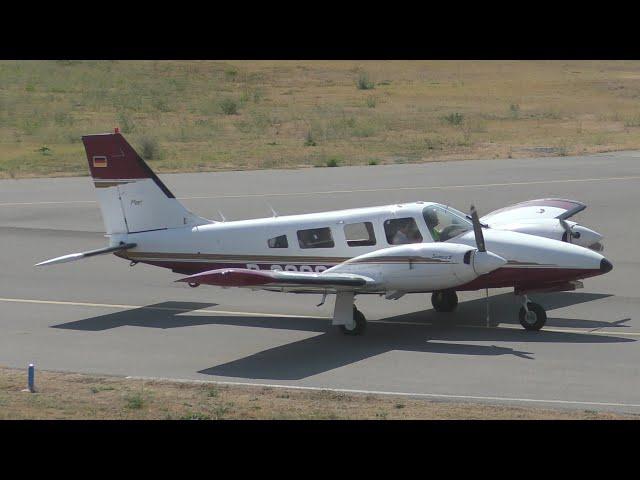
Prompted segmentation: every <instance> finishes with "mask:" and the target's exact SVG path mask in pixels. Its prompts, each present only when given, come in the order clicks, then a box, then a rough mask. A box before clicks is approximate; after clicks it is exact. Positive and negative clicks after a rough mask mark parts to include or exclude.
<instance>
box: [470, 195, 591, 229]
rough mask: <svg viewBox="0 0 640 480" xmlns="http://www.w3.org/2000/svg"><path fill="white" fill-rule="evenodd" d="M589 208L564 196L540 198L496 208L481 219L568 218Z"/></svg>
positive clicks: (500, 221)
mask: <svg viewBox="0 0 640 480" xmlns="http://www.w3.org/2000/svg"><path fill="white" fill-rule="evenodd" d="M585 208H587V206H586V205H585V204H584V203H581V202H578V201H576V200H567V199H564V198H539V199H537V200H527V201H526V202H521V203H516V204H515V205H511V206H509V207H504V208H501V209H499V210H494V211H493V212H491V213H488V214H487V215H485V216H484V217H482V218H481V219H480V221H481V222H482V223H487V224H489V225H490V226H492V225H502V224H505V223H512V222H518V221H520V220H529V219H538V218H557V219H559V220H566V219H568V218H570V217H572V216H574V215H575V214H576V213H578V212H581V211H582V210H584V209H585Z"/></svg>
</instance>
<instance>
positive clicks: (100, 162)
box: [93, 157, 108, 167]
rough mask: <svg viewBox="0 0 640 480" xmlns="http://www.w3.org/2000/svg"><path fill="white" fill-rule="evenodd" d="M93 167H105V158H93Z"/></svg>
mask: <svg viewBox="0 0 640 480" xmlns="http://www.w3.org/2000/svg"><path fill="white" fill-rule="evenodd" d="M93 166H94V167H107V166H108V164H107V157H93Z"/></svg>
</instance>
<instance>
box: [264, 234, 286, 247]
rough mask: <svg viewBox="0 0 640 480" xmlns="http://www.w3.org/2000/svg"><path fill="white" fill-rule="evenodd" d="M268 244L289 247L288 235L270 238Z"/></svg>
mask: <svg viewBox="0 0 640 480" xmlns="http://www.w3.org/2000/svg"><path fill="white" fill-rule="evenodd" d="M267 244H268V245H269V248H287V247H288V246H289V242H288V241H287V236H286V235H280V236H278V237H273V238H270V239H269V240H267Z"/></svg>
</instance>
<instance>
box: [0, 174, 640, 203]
mask: <svg viewBox="0 0 640 480" xmlns="http://www.w3.org/2000/svg"><path fill="white" fill-rule="evenodd" d="M638 179H640V175H636V176H628V177H603V178H575V179H567V180H553V179H552V180H534V181H530V182H510V183H480V184H471V185H433V186H424V185H422V186H415V187H401V186H400V187H380V188H361V189H354V190H328V191H311V192H289V193H286V192H283V193H279V192H274V193H247V194H242V195H211V196H206V195H205V196H194V197H178V200H214V199H220V198H249V197H294V196H313V195H334V194H339V193H367V192H388V191H394V192H397V191H403V190H449V189H458V188H486V187H507V186H514V185H540V184H549V183H575V182H607V181H618V180H638ZM72 203H86V204H93V203H97V202H96V201H94V200H68V201H57V202H11V203H0V207H16V206H28V205H61V204H72Z"/></svg>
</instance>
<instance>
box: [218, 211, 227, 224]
mask: <svg viewBox="0 0 640 480" xmlns="http://www.w3.org/2000/svg"><path fill="white" fill-rule="evenodd" d="M218 213H219V214H220V218H222V221H223V222H226V221H227V219H226V218H224V215H223V214H222V212H221V211H220V210H218Z"/></svg>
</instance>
